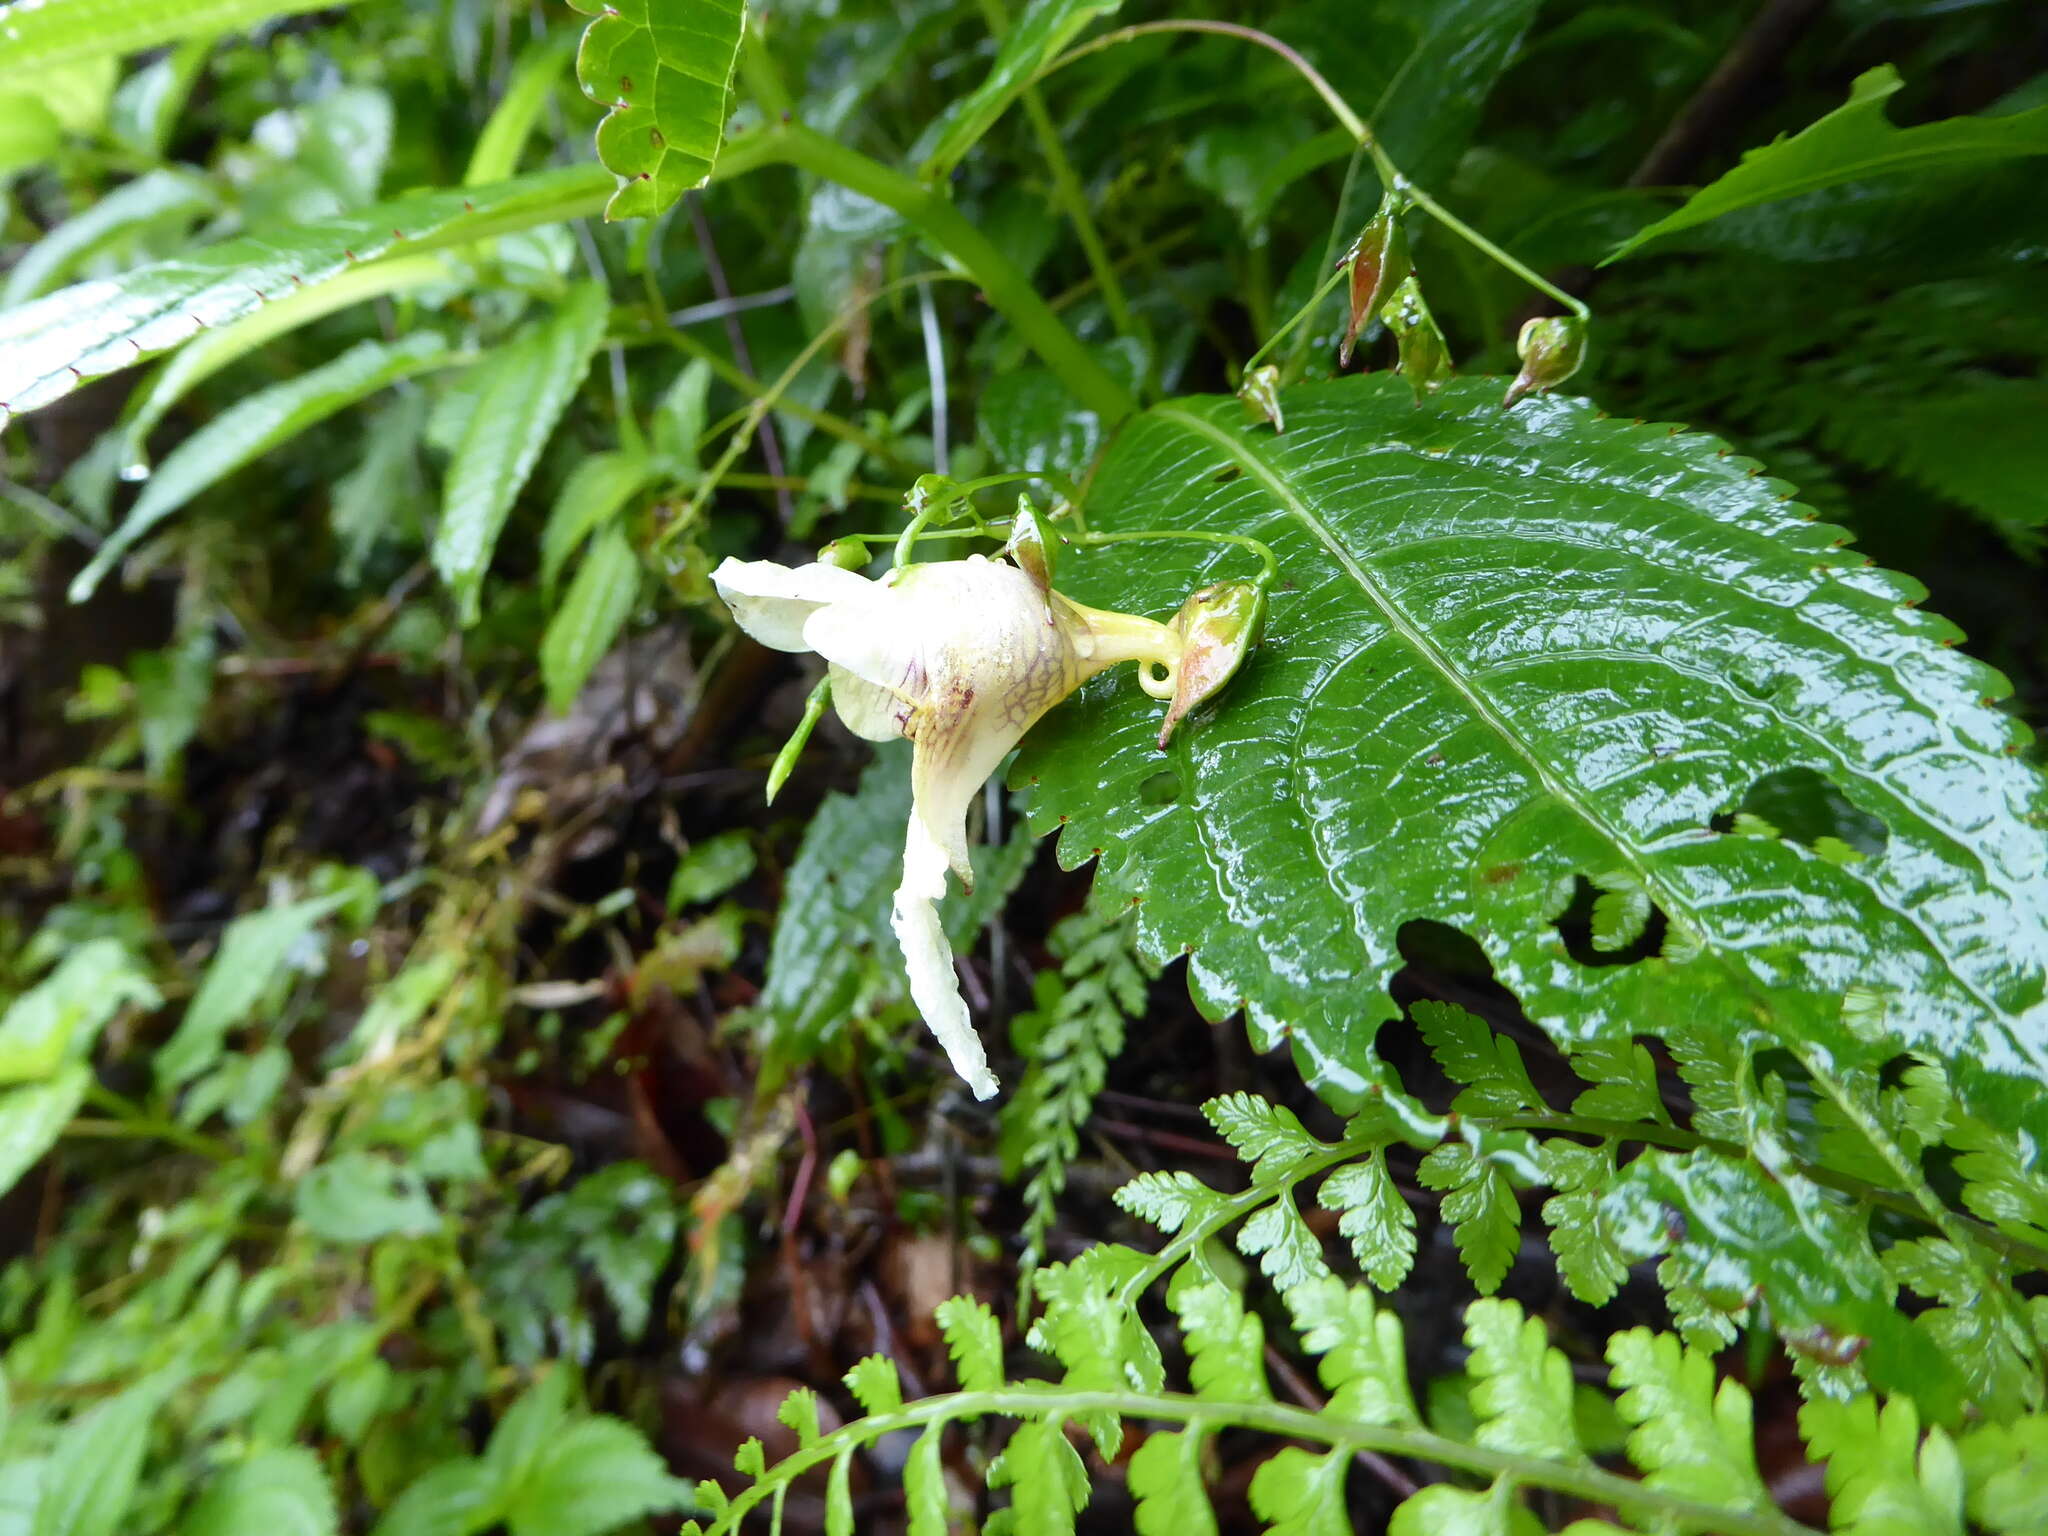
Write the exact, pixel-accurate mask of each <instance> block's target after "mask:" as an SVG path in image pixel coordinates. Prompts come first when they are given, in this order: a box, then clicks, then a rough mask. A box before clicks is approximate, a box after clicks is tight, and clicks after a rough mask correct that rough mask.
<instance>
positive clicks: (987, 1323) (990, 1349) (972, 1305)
mask: <svg viewBox="0 0 2048 1536" xmlns="http://www.w3.org/2000/svg"><path fill="white" fill-rule="evenodd" d="M932 1318H933V1320H934V1321H935V1322H937V1323H938V1325H939V1332H940V1333H941V1334H942V1335H944V1337H945V1340H946V1352H947V1353H948V1354H950V1355H951V1356H952V1357H953V1370H954V1372H955V1374H957V1375H958V1376H959V1378H960V1390H961V1391H963V1392H993V1391H995V1390H996V1389H997V1388H998V1387H1000V1386H1001V1385H1002V1384H1003V1334H1002V1330H1001V1329H1000V1328H999V1327H997V1326H996V1318H995V1314H994V1313H993V1312H991V1311H989V1309H988V1304H987V1303H986V1302H982V1301H976V1300H975V1299H974V1298H973V1297H971V1296H949V1297H947V1298H946V1300H944V1301H942V1302H940V1303H939V1304H938V1306H937V1307H935V1308H933V1310H932Z"/></svg>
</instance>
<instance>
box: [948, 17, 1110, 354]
mask: <svg viewBox="0 0 2048 1536" xmlns="http://www.w3.org/2000/svg"><path fill="white" fill-rule="evenodd" d="M981 14H982V16H983V18H984V19H986V20H987V22H988V29H989V31H991V32H993V33H994V34H995V35H996V36H997V37H998V38H1000V37H1002V36H1003V34H1004V33H1006V32H1008V31H1009V30H1010V17H1009V13H1008V12H1007V11H1005V10H1004V8H1003V0H981ZM1019 98H1020V99H1021V100H1022V101H1023V103H1024V115H1025V116H1026V117H1027V118H1029V119H1030V120H1031V132H1032V135H1033V136H1034V137H1035V138H1036V139H1037V140H1038V152H1039V153H1040V154H1041V155H1043V156H1044V157H1045V164H1046V169H1047V170H1048V171H1050V172H1051V173H1052V186H1053V201H1054V203H1056V204H1057V205H1058V206H1059V207H1060V208H1061V209H1062V210H1063V211H1064V212H1065V213H1066V215H1067V217H1068V218H1069V219H1071V220H1072V221H1073V225H1074V233H1075V234H1076V235H1078V236H1079V237H1080V240H1081V250H1082V251H1083V253H1084V254H1086V256H1087V258H1088V266H1089V269H1090V270H1091V271H1093V272H1094V274H1095V278H1096V281H1097V282H1098V283H1099V284H1100V285H1101V287H1102V302H1103V304H1104V305H1105V306H1106V307H1107V308H1108V310H1109V319H1110V323H1111V324H1112V325H1114V326H1115V327H1116V329H1117V334H1118V335H1119V336H1128V335H1130V334H1131V311H1130V308H1129V306H1127V305H1126V304H1125V303H1124V290H1123V285H1122V284H1121V283H1119V282H1118V281H1117V277H1116V266H1115V264H1114V263H1112V262H1111V261H1110V259H1109V250H1108V247H1106V246H1105V245H1103V243H1102V235H1101V233H1100V231H1098V230H1097V229H1096V227H1095V220H1094V217H1093V216H1092V215H1091V214H1090V212H1089V210H1088V194H1087V192H1086V190H1085V189H1083V187H1082V186H1081V178H1080V177H1078V176H1076V175H1075V174H1074V163H1073V161H1071V160H1069V159H1068V158H1067V151H1066V146H1065V145H1064V144H1062V143H1061V142H1060V134H1059V129H1057V128H1056V127H1054V126H1053V121H1052V117H1051V115H1050V114H1049V113H1047V111H1046V110H1045V98H1044V96H1042V95H1041V94H1040V93H1039V90H1038V87H1037V86H1036V85H1027V86H1025V87H1024V89H1023V90H1022V91H1021V92H1020V93H1019Z"/></svg>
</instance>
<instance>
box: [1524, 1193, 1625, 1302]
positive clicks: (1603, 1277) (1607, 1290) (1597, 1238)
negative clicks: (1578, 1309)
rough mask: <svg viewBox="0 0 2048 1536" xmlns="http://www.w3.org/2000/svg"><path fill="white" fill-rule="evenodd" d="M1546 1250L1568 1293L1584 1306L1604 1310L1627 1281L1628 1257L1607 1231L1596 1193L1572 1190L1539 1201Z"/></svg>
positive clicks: (1604, 1214)
mask: <svg viewBox="0 0 2048 1536" xmlns="http://www.w3.org/2000/svg"><path fill="white" fill-rule="evenodd" d="M1543 1223H1544V1225H1545V1226H1546V1227H1548V1228H1549V1229H1550V1251H1551V1252H1552V1253H1554V1254H1556V1255H1557V1268H1558V1273H1559V1274H1561V1275H1563V1276H1564V1283H1565V1285H1566V1286H1567V1287H1568V1288H1569V1289H1570V1291H1571V1293H1572V1294H1573V1295H1574V1296H1576V1297H1578V1299H1579V1300H1580V1301H1583V1302H1585V1303H1586V1304H1587V1305H1588V1306H1595V1307H1604V1306H1606V1305H1607V1303H1608V1302H1610V1301H1612V1300H1613V1299H1614V1295H1615V1292H1617V1291H1619V1290H1620V1289H1621V1284H1622V1282H1623V1281H1624V1280H1626V1279H1627V1278H1628V1256H1627V1255H1626V1254H1625V1253H1623V1252H1622V1251H1621V1247H1620V1245H1619V1244H1618V1243H1616V1242H1615V1240H1614V1235H1613V1234H1612V1233H1611V1232H1610V1231H1608V1229H1607V1218H1606V1213H1605V1212H1604V1211H1603V1210H1602V1208H1601V1205H1600V1192H1599V1191H1598V1190H1592V1189H1578V1190H1572V1191H1570V1192H1568V1193H1565V1194H1559V1195H1552V1196H1551V1197H1550V1198H1549V1199H1548V1200H1546V1201H1544V1202H1543Z"/></svg>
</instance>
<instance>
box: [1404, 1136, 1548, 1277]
mask: <svg viewBox="0 0 2048 1536" xmlns="http://www.w3.org/2000/svg"><path fill="white" fill-rule="evenodd" d="M1417 1177H1418V1178H1420V1179H1421V1181H1422V1183H1423V1184H1424V1185H1425V1186H1426V1187H1427V1188H1430V1189H1438V1190H1446V1191H1448V1193H1447V1194H1446V1195H1445V1196H1444V1203H1443V1214H1444V1219H1445V1220H1446V1221H1448V1222H1450V1223H1452V1225H1453V1233H1452V1235H1453V1237H1454V1238H1455V1239H1456V1241H1457V1244H1458V1257H1460V1258H1461V1259H1463V1260H1464V1261H1465V1269H1466V1272H1467V1273H1468V1274H1470V1275H1471V1277H1472V1284H1473V1286H1474V1287H1475V1288H1476V1289H1477V1290H1478V1291H1479V1292H1480V1294H1481V1295H1487V1296H1490V1295H1492V1294H1493V1292H1495V1291H1497V1290H1499V1289H1500V1283H1501V1281H1502V1280H1504V1279H1506V1278H1507V1273H1508V1266H1509V1265H1510V1264H1512V1263H1513V1262H1514V1259H1515V1249H1516V1247H1517V1246H1518V1245H1519V1244H1520V1242H1521V1235H1522V1208H1521V1206H1520V1205H1518V1204H1517V1203H1516V1201H1515V1191H1514V1187H1513V1186H1512V1185H1511V1184H1510V1183H1509V1182H1508V1179H1507V1175H1506V1174H1504V1173H1502V1172H1501V1170H1500V1169H1499V1168H1498V1167H1496V1166H1495V1165H1494V1163H1493V1162H1492V1160H1491V1159H1489V1158H1486V1157H1483V1156H1481V1155H1480V1154H1479V1153H1478V1152H1476V1151H1474V1150H1473V1148H1472V1147H1470V1146H1469V1145H1467V1144H1466V1143H1464V1142H1461V1141H1454V1142H1446V1143H1445V1144H1444V1145H1443V1146H1441V1147H1438V1148H1437V1149H1436V1150H1435V1151H1434V1152H1432V1153H1430V1154H1429V1156H1427V1157H1425V1158H1424V1159H1423V1160H1422V1164H1421V1167H1420V1168H1419V1169H1418V1170H1417Z"/></svg>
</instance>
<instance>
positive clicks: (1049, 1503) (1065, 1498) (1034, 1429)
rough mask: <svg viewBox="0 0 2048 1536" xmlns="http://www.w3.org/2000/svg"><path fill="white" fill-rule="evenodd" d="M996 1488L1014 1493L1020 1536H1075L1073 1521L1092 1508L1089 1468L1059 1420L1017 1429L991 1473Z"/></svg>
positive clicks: (1012, 1504)
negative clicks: (1089, 1497) (1089, 1505)
mask: <svg viewBox="0 0 2048 1536" xmlns="http://www.w3.org/2000/svg"><path fill="white" fill-rule="evenodd" d="M988 1485H989V1487H991V1488H1008V1489H1009V1490H1010V1510H1011V1515H1012V1519H1013V1521H1014V1525H1015V1529H1016V1530H1017V1532H1018V1533H1019V1536H1027V1533H1028V1536H1038V1533H1040V1532H1044V1533H1046V1536H1072V1533H1073V1530H1074V1516H1075V1515H1076V1514H1078V1513H1079V1512H1080V1511H1081V1510H1083V1509H1086V1508H1087V1507H1088V1467H1087V1464H1086V1463H1085V1462H1083V1461H1082V1460H1081V1453H1080V1452H1079V1451H1077V1450H1075V1449H1074V1447H1073V1444H1072V1443H1071V1442H1070V1441H1069V1440H1068V1439H1067V1435H1066V1430H1065V1428H1064V1426H1062V1425H1061V1424H1060V1423H1059V1422H1058V1421H1057V1420H1055V1419H1029V1420H1026V1421H1025V1422H1024V1423H1022V1424H1020V1425H1018V1426H1017V1432H1016V1433H1015V1434H1014V1435H1012V1436H1011V1437H1010V1443H1009V1444H1008V1445H1006V1446H1004V1447H1003V1454H1002V1455H1001V1456H999V1457H997V1458H996V1460H995V1461H994V1463H992V1464H991V1465H990V1467H989V1469H988Z"/></svg>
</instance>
